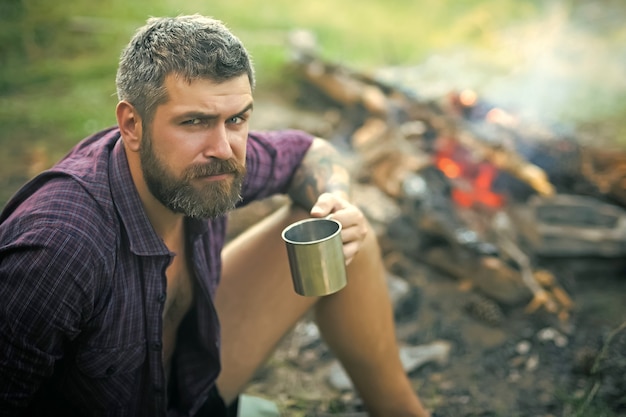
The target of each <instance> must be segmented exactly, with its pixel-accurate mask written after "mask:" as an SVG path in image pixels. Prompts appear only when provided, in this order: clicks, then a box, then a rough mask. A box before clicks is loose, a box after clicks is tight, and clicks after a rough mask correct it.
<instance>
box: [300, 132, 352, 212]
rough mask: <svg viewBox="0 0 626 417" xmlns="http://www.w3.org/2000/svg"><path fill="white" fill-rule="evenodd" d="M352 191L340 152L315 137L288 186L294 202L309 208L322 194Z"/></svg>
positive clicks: (345, 193) (344, 193) (346, 195)
mask: <svg viewBox="0 0 626 417" xmlns="http://www.w3.org/2000/svg"><path fill="white" fill-rule="evenodd" d="M325 192H340V193H342V194H343V195H344V196H345V197H346V198H347V197H348V196H349V193H350V175H349V173H348V170H347V169H346V167H345V166H344V164H342V162H341V157H340V155H339V153H338V152H337V151H336V150H335V149H334V148H333V147H332V146H331V145H330V144H328V143H327V142H326V141H325V140H323V139H315V141H314V142H313V145H311V148H310V149H309V151H308V152H307V153H306V155H305V157H304V159H303V160H302V165H300V167H299V168H298V169H297V170H296V172H295V174H294V177H293V179H292V182H291V186H290V187H289V196H290V197H291V199H292V201H293V202H294V203H296V204H298V205H300V206H302V207H304V208H305V209H307V210H309V209H311V207H313V204H315V201H317V198H318V197H319V195H320V194H322V193H325Z"/></svg>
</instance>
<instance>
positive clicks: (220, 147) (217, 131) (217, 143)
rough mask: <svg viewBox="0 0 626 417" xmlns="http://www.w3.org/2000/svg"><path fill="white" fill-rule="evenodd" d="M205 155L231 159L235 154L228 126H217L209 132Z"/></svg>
mask: <svg viewBox="0 0 626 417" xmlns="http://www.w3.org/2000/svg"><path fill="white" fill-rule="evenodd" d="M203 154H204V156H205V157H207V158H211V157H213V158H218V159H230V158H232V156H233V150H232V147H231V141H230V135H229V132H228V130H227V129H226V126H224V125H221V126H215V128H214V129H211V130H210V131H209V132H208V133H207V138H206V144H205V147H204V152H203Z"/></svg>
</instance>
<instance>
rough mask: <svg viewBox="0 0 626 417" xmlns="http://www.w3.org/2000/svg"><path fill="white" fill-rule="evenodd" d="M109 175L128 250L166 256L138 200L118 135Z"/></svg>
mask: <svg viewBox="0 0 626 417" xmlns="http://www.w3.org/2000/svg"><path fill="white" fill-rule="evenodd" d="M109 178H110V180H109V181H110V185H111V194H112V196H113V202H114V204H115V207H116V209H117V211H118V213H119V216H120V219H121V221H122V223H123V224H124V227H125V229H126V231H127V233H128V240H129V242H130V250H131V252H133V253H134V254H136V255H140V256H155V255H169V254H170V251H169V250H168V248H167V246H165V243H163V240H162V239H161V238H160V237H159V235H157V233H156V231H155V230H154V227H153V226H152V223H150V220H149V219H148V216H147V214H146V212H145V210H144V208H143V205H142V203H141V200H140V199H139V193H138V192H137V188H136V187H135V183H134V182H133V179H132V176H131V175H130V169H129V167H128V159H127V157H126V151H125V150H124V144H123V142H122V140H121V138H120V139H119V140H118V141H117V143H116V144H115V147H114V148H113V151H112V152H111V157H110V165H109Z"/></svg>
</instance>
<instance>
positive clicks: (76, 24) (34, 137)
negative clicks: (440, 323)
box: [0, 0, 626, 206]
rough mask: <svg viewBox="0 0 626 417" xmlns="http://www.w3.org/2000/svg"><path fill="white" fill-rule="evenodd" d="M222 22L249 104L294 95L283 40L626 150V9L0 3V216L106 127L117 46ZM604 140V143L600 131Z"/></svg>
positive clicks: (397, 2) (449, 2)
mask: <svg viewBox="0 0 626 417" xmlns="http://www.w3.org/2000/svg"><path fill="white" fill-rule="evenodd" d="M187 13H202V14H207V15H211V16H214V17H216V18H219V19H220V20H223V21H224V22H225V23H227V25H228V26H229V27H230V28H231V29H232V30H233V32H235V33H236V34H237V35H238V36H239V37H240V38H241V39H242V40H243V42H244V43H245V44H246V45H247V47H248V49H249V50H250V52H251V54H252V55H253V58H254V61H255V63H256V68H257V77H258V88H257V91H256V94H257V100H259V99H260V100H262V98H263V97H266V96H280V95H281V94H283V93H286V92H288V91H289V88H290V85H291V80H290V79H289V77H288V76H286V74H287V73H286V71H285V68H286V66H287V64H288V62H289V59H290V57H289V53H288V48H287V35H288V34H289V33H290V32H291V31H293V30H295V29H306V30H310V31H311V32H312V33H313V34H314V35H315V36H316V38H317V40H318V43H319V53H320V55H322V56H323V57H324V58H325V59H328V60H331V61H334V62H337V63H339V64H341V65H345V66H347V67H349V68H352V69H355V70H358V71H364V72H369V73H376V74H379V75H380V76H382V77H385V76H390V75H392V76H393V77H395V78H398V77H404V81H403V83H405V84H414V85H416V86H417V88H418V89H419V92H420V93H421V94H424V95H435V96H436V95H438V94H444V93H445V92H446V91H449V90H451V89H455V88H472V89H474V90H476V91H477V92H478V93H479V94H481V95H482V96H483V97H487V98H488V99H490V100H494V101H498V102H499V103H500V104H502V105H506V106H510V107H513V108H515V109H516V110H517V111H519V112H526V113H528V114H531V115H535V116H538V117H542V118H548V119H551V120H556V121H558V122H559V123H564V124H567V125H570V126H574V127H575V128H576V129H581V130H587V131H591V132H601V137H602V138H603V140H608V141H609V142H611V143H613V144H618V145H621V144H622V143H623V142H625V141H626V100H625V98H626V76H625V71H624V70H625V69H626V46H625V45H626V26H624V25H623V22H624V21H625V20H624V18H625V17H626V2H624V1H623V0H596V1H589V0H587V1H585V0H558V1H543V0H440V1H437V2H432V1H428V2H427V1H417V0H385V1H382V0H370V1H362V0H343V1H340V2H337V1H334V0H317V1H314V2H312V1H308V2H300V1H293V0H274V1H272V2H267V1H260V0H245V1H244V0H228V1H222V2H206V1H198V0H175V1H174V0H151V1H146V0H135V1H132V2H131V1H127V0H103V1H100V2H93V1H88V0H65V1H61V2H52V1H49V0H1V1H0V127H1V128H0V147H1V149H2V152H1V153H0V206H2V205H4V203H5V202H6V200H7V199H8V198H9V197H10V195H12V194H13V192H15V190H16V189H17V188H18V187H19V186H20V185H21V184H22V183H23V182H24V181H26V180H27V179H28V178H30V177H32V176H33V175H35V174H36V173H37V172H39V171H40V170H42V169H45V168H47V167H49V166H50V165H51V164H52V163H54V162H55V161H56V160H58V159H59V158H60V157H62V156H63V155H64V154H65V153H66V152H67V151H68V150H69V148H70V147H71V146H72V145H73V144H75V143H76V142H77V141H79V140H80V139H81V138H83V137H85V136H87V135H89V134H90V133H92V132H94V131H95V130H97V129H101V128H104V127H107V126H109V125H111V124H113V123H114V121H115V119H114V107H115V104H116V101H117V100H116V96H115V83H114V78H115V71H116V66H117V59H118V56H119V53H120V51H121V49H122V48H123V47H124V45H125V44H126V42H127V40H128V39H129V37H130V36H131V35H132V33H133V32H134V30H135V29H136V28H137V27H138V26H140V25H142V24H143V23H144V22H145V20H146V18H148V17H149V16H162V15H176V14H187ZM598 134H600V133H598Z"/></svg>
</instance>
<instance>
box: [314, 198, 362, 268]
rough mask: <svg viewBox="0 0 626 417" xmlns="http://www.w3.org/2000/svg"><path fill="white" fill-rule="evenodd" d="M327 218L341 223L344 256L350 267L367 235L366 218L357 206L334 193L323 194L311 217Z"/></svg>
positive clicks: (316, 203)
mask: <svg viewBox="0 0 626 417" xmlns="http://www.w3.org/2000/svg"><path fill="white" fill-rule="evenodd" d="M326 216H329V217H331V218H333V219H335V220H337V221H338V222H339V223H341V226H342V230H341V240H342V241H343V254H344V257H345V259H346V265H349V264H350V262H352V259H353V258H354V256H355V255H356V254H357V253H358V252H359V250H360V249H361V245H362V244H363V241H364V240H365V236H366V235H367V231H368V228H367V223H366V219H365V216H364V215H363V212H362V211H361V210H360V209H359V208H358V207H357V206H355V205H354V204H352V203H350V202H349V201H348V200H346V199H345V198H343V197H341V196H339V195H337V194H334V193H323V194H321V195H320V196H319V198H318V199H317V201H316V202H315V204H314V205H313V208H312V209H311V217H326Z"/></svg>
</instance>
